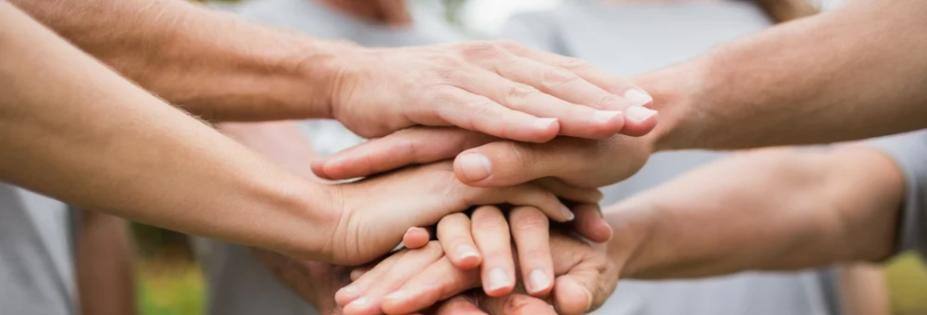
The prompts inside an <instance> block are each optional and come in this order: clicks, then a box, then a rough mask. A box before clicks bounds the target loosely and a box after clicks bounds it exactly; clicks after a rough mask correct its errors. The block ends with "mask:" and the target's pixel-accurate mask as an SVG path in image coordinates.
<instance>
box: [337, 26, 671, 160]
mask: <svg viewBox="0 0 927 315" xmlns="http://www.w3.org/2000/svg"><path fill="white" fill-rule="evenodd" d="M340 57H344V58H342V59H341V60H342V61H341V62H340V63H339V67H340V68H339V69H340V71H341V72H340V75H339V76H338V78H337V79H336V84H335V85H334V87H333V88H332V89H333V91H332V93H331V97H330V98H331V108H330V114H331V116H332V117H333V118H335V119H337V120H339V121H341V122H342V123H343V124H344V125H345V126H347V127H348V128H349V129H351V130H352V131H354V132H356V133H357V134H359V135H361V136H364V137H368V138H369V137H380V136H385V135H387V134H389V133H391V132H394V131H396V130H399V129H402V128H406V127H410V126H415V125H427V126H456V127H460V128H463V129H467V130H473V131H478V132H481V133H485V134H489V135H493V136H496V137H500V138H504V139H511V140H517V141H528V142H546V141H549V140H550V139H552V138H554V137H555V136H557V135H568V136H576V137H583V138H596V139H598V138H605V137H609V136H611V135H614V134H616V133H619V132H620V133H624V134H629V135H642V134H645V133H647V132H649V131H650V130H651V129H652V128H653V127H654V126H655V124H656V117H655V116H656V112H655V111H653V110H650V109H647V108H645V107H643V106H644V105H647V104H649V103H651V102H652V98H651V97H650V96H649V95H648V94H647V93H646V92H644V91H643V90H641V89H639V88H636V87H635V86H634V85H633V84H632V83H631V82H629V81H628V80H626V79H623V78H617V77H613V76H611V75H608V74H605V73H603V72H600V71H598V70H597V69H595V68H593V67H591V66H589V65H588V64H586V63H584V62H581V61H578V60H576V59H572V58H566V57H562V56H558V55H554V54H550V53H544V52H539V51H535V50H532V49H528V48H525V47H522V46H521V45H518V44H515V43H511V42H466V43H455V44H444V45H435V46H425V47H405V48H377V49H366V48H357V49H350V50H347V51H345V52H344V54H343V56H340Z"/></svg>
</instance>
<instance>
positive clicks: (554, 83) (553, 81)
mask: <svg viewBox="0 0 927 315" xmlns="http://www.w3.org/2000/svg"><path fill="white" fill-rule="evenodd" d="M578 80H579V76H578V75H576V74H575V73H573V72H571V71H567V70H564V69H556V68H555V69H548V70H545V71H544V74H543V82H544V85H545V86H547V87H550V88H555V87H559V86H562V85H565V84H569V83H572V82H576V81H578Z"/></svg>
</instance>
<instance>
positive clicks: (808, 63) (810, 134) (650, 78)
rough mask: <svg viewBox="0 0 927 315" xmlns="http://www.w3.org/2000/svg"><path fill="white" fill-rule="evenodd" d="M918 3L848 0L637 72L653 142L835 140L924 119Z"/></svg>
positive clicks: (675, 145) (926, 74) (924, 40)
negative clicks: (647, 97) (650, 106)
mask: <svg viewBox="0 0 927 315" xmlns="http://www.w3.org/2000/svg"><path fill="white" fill-rule="evenodd" d="M925 15H927V2H923V1H917V0H903V1H890V0H889V1H858V2H851V3H849V4H848V5H847V7H846V8H843V9H839V10H836V11H832V12H828V13H823V14H820V15H818V16H814V17H810V18H807V19H802V20H798V21H795V22H792V23H786V24H783V25H780V26H776V27H773V28H771V29H769V30H767V31H765V32H762V33H759V34H756V35H753V36H750V37H747V38H744V39H742V40H738V41H736V42H733V43H731V44H727V45H724V46H721V47H719V48H717V49H715V50H713V51H712V52H711V53H709V54H707V55H705V56H704V57H701V58H698V59H695V60H693V61H691V62H686V63H683V64H680V65H677V66H674V67H671V68H668V69H665V70H662V71H658V72H654V73H649V74H645V75H643V76H641V77H639V78H638V83H640V84H641V86H642V87H643V88H645V89H646V90H648V91H649V92H651V93H652V94H653V95H654V97H655V99H656V101H655V102H654V105H655V106H656V107H657V108H658V109H659V110H660V123H659V126H658V127H657V134H659V135H660V136H659V137H658V139H656V142H657V144H656V147H657V148H658V149H664V150H666V149H685V148H709V149H731V148H747V147H759V146H768V145H782V144H806V143H821V142H835V141H842V140H849V139H859V138H866V137H872V136H877V135H884V134H889V133H895V132H900V131H907V130H914V129H919V128H924V127H927V123H925V120H923V119H921V117H924V116H925V115H927V107H925V106H923V105H924V104H927V89H925V88H924V86H927V57H925V56H924V55H923V54H919V53H917V52H920V51H925V50H927V32H923V31H922V30H923V29H924V28H925V27H927V19H925V18H924V16H925Z"/></svg>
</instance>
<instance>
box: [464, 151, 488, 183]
mask: <svg viewBox="0 0 927 315" xmlns="http://www.w3.org/2000/svg"><path fill="white" fill-rule="evenodd" d="M457 164H458V165H459V166H460V170H461V172H463V174H462V175H463V177H465V178H466V179H467V180H469V181H472V182H476V181H480V180H483V179H485V178H487V177H489V175H490V174H491V172H492V163H491V162H489V159H488V158H486V156H484V155H482V154H479V153H465V154H463V155H461V156H460V157H459V158H457Z"/></svg>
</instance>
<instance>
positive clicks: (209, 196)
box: [0, 2, 338, 254]
mask: <svg viewBox="0 0 927 315" xmlns="http://www.w3.org/2000/svg"><path fill="white" fill-rule="evenodd" d="M0 23H2V24H3V27H0V47H2V48H0V51H3V58H0V89H2V92H0V147H3V148H4V149H3V150H0V178H2V179H3V180H4V181H9V182H11V183H13V184H17V185H21V186H23V187H26V188H30V189H33V190H38V191H40V192H43V193H45V194H48V195H51V196H54V197H56V198H59V199H61V200H65V201H67V202H70V203H73V204H75V205H77V206H79V207H82V208H89V209H98V210H99V211H101V212H105V213H108V214H114V215H117V216H122V217H126V218H129V219H133V220H138V221H142V222H146V223H150V224H154V225H158V226H162V227H167V228H171V229H176V230H179V231H184V232H190V233H194V234H200V235H209V236H215V237H219V238H224V239H227V240H231V241H236V242H241V243H245V244H256V245H261V246H264V247H269V248H273V249H277V250H281V251H286V252H302V253H303V254H308V253H306V252H307V251H309V250H308V249H309V248H313V247H317V248H318V247H321V246H322V245H321V243H322V242H323V240H322V239H318V238H319V237H320V236H321V235H319V234H318V233H324V232H322V231H324V230H323V229H322V227H323V226H325V224H324V222H328V221H327V220H328V219H331V217H337V215H338V214H337V212H336V211H335V210H334V209H333V208H329V205H327V204H326V201H325V200H326V198H328V195H327V193H326V192H325V190H323V188H321V187H317V186H313V185H310V184H309V183H306V182H305V181H303V180H302V179H300V178H298V177H295V176H292V175H289V174H288V173H286V172H284V171H282V170H279V169H277V168H276V167H275V166H273V165H270V164H269V163H267V162H265V161H264V160H262V159H260V158H258V157H257V156H255V155H254V154H253V153H251V152H250V151H248V150H247V149H245V148H243V147H241V146H240V145H238V144H236V143H235V142H233V141H231V140H229V139H227V138H225V137H223V136H222V135H220V134H219V133H218V132H216V131H215V130H213V129H212V128H210V127H209V126H207V125H206V124H203V123H202V122H200V121H197V120H196V119H194V118H192V117H190V116H189V115H187V114H185V113H183V112H181V111H180V110H178V109H176V108H174V107H172V106H170V105H168V104H166V103H164V102H163V101H161V100H159V99H157V98H155V97H153V96H152V95H150V94H148V93H146V92H145V91H143V90H142V89H140V88H138V87H136V86H134V85H132V84H131V83H129V82H128V81H126V80H124V79H122V78H121V77H119V76H118V75H117V74H116V73H114V72H112V71H110V70H109V69H107V68H106V67H105V66H103V65H102V64H100V63H98V62H96V61H95V60H93V59H92V58H90V57H89V56H87V55H86V54H84V53H83V52H81V51H79V50H78V49H76V48H74V47H72V46H70V45H69V44H67V43H66V42H65V41H64V40H62V39H61V38H59V37H57V36H55V35H54V34H53V33H52V32H50V31H49V30H47V29H45V28H44V27H42V26H41V25H40V24H38V23H36V22H35V21H33V20H31V19H30V18H29V17H28V16H27V15H25V14H23V13H22V12H20V11H19V10H18V9H16V7H14V6H12V5H11V4H10V3H7V2H0ZM256 218H257V219H256ZM268 226H273V228H267V227H268ZM300 249H302V250H300Z"/></svg>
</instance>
